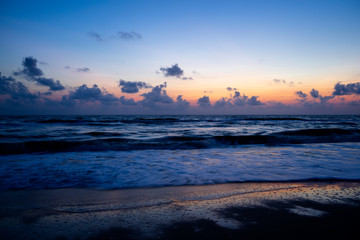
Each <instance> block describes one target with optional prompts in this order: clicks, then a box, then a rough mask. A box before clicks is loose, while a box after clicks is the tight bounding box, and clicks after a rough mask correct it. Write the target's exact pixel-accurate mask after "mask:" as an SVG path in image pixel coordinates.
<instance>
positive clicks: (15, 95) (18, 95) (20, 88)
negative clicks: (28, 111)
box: [0, 73, 39, 101]
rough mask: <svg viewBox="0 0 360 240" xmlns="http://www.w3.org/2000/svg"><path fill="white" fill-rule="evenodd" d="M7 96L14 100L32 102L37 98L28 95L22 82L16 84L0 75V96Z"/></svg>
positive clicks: (36, 96)
mask: <svg viewBox="0 0 360 240" xmlns="http://www.w3.org/2000/svg"><path fill="white" fill-rule="evenodd" d="M7 94H8V95H10V96H11V98H12V99H16V100H18V99H23V100H30V101H33V100H34V99H37V98H38V97H39V96H38V95H36V94H32V93H30V91H29V90H28V88H27V87H26V86H25V85H24V84H23V83H22V82H18V81H16V80H15V79H14V78H12V77H5V76H1V73H0V95H7Z"/></svg>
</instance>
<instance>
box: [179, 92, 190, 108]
mask: <svg viewBox="0 0 360 240" xmlns="http://www.w3.org/2000/svg"><path fill="white" fill-rule="evenodd" d="M182 97H183V96H182V95H178V96H177V98H176V104H177V105H178V106H179V107H180V108H188V107H189V106H190V103H189V102H188V101H186V100H185V99H183V98H182Z"/></svg>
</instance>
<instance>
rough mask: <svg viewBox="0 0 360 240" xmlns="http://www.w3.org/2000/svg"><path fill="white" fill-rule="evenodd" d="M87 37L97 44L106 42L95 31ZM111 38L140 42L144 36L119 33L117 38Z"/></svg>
mask: <svg viewBox="0 0 360 240" xmlns="http://www.w3.org/2000/svg"><path fill="white" fill-rule="evenodd" d="M86 35H87V36H89V37H90V38H92V39H95V40H96V41H97V42H103V41H105V38H104V37H102V36H101V35H100V34H99V33H97V32H94V31H90V32H87V34H86ZM110 38H112V39H115V38H117V39H121V40H138V39H142V36H141V34H140V33H137V32H135V31H131V32H125V31H118V32H117V33H116V35H115V36H114V35H113V36H111V37H110Z"/></svg>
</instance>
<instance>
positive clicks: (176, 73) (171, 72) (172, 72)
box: [160, 63, 184, 78]
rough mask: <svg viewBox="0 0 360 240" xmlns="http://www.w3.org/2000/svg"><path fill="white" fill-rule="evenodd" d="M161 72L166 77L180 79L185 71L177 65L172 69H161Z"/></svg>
mask: <svg viewBox="0 0 360 240" xmlns="http://www.w3.org/2000/svg"><path fill="white" fill-rule="evenodd" d="M160 71H162V72H163V73H164V75H165V77H177V78H180V77H181V76H182V75H183V74H184V71H183V70H182V69H181V68H180V67H179V66H178V64H177V63H176V64H174V65H172V66H171V67H162V68H160Z"/></svg>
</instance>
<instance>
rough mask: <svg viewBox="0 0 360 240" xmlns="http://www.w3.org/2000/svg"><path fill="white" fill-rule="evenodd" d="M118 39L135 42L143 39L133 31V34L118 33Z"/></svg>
mask: <svg viewBox="0 0 360 240" xmlns="http://www.w3.org/2000/svg"><path fill="white" fill-rule="evenodd" d="M117 37H118V38H120V39H123V40H134V39H141V38H142V36H141V34H139V33H137V32H134V31H131V32H123V31H119V32H118V33H117Z"/></svg>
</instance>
